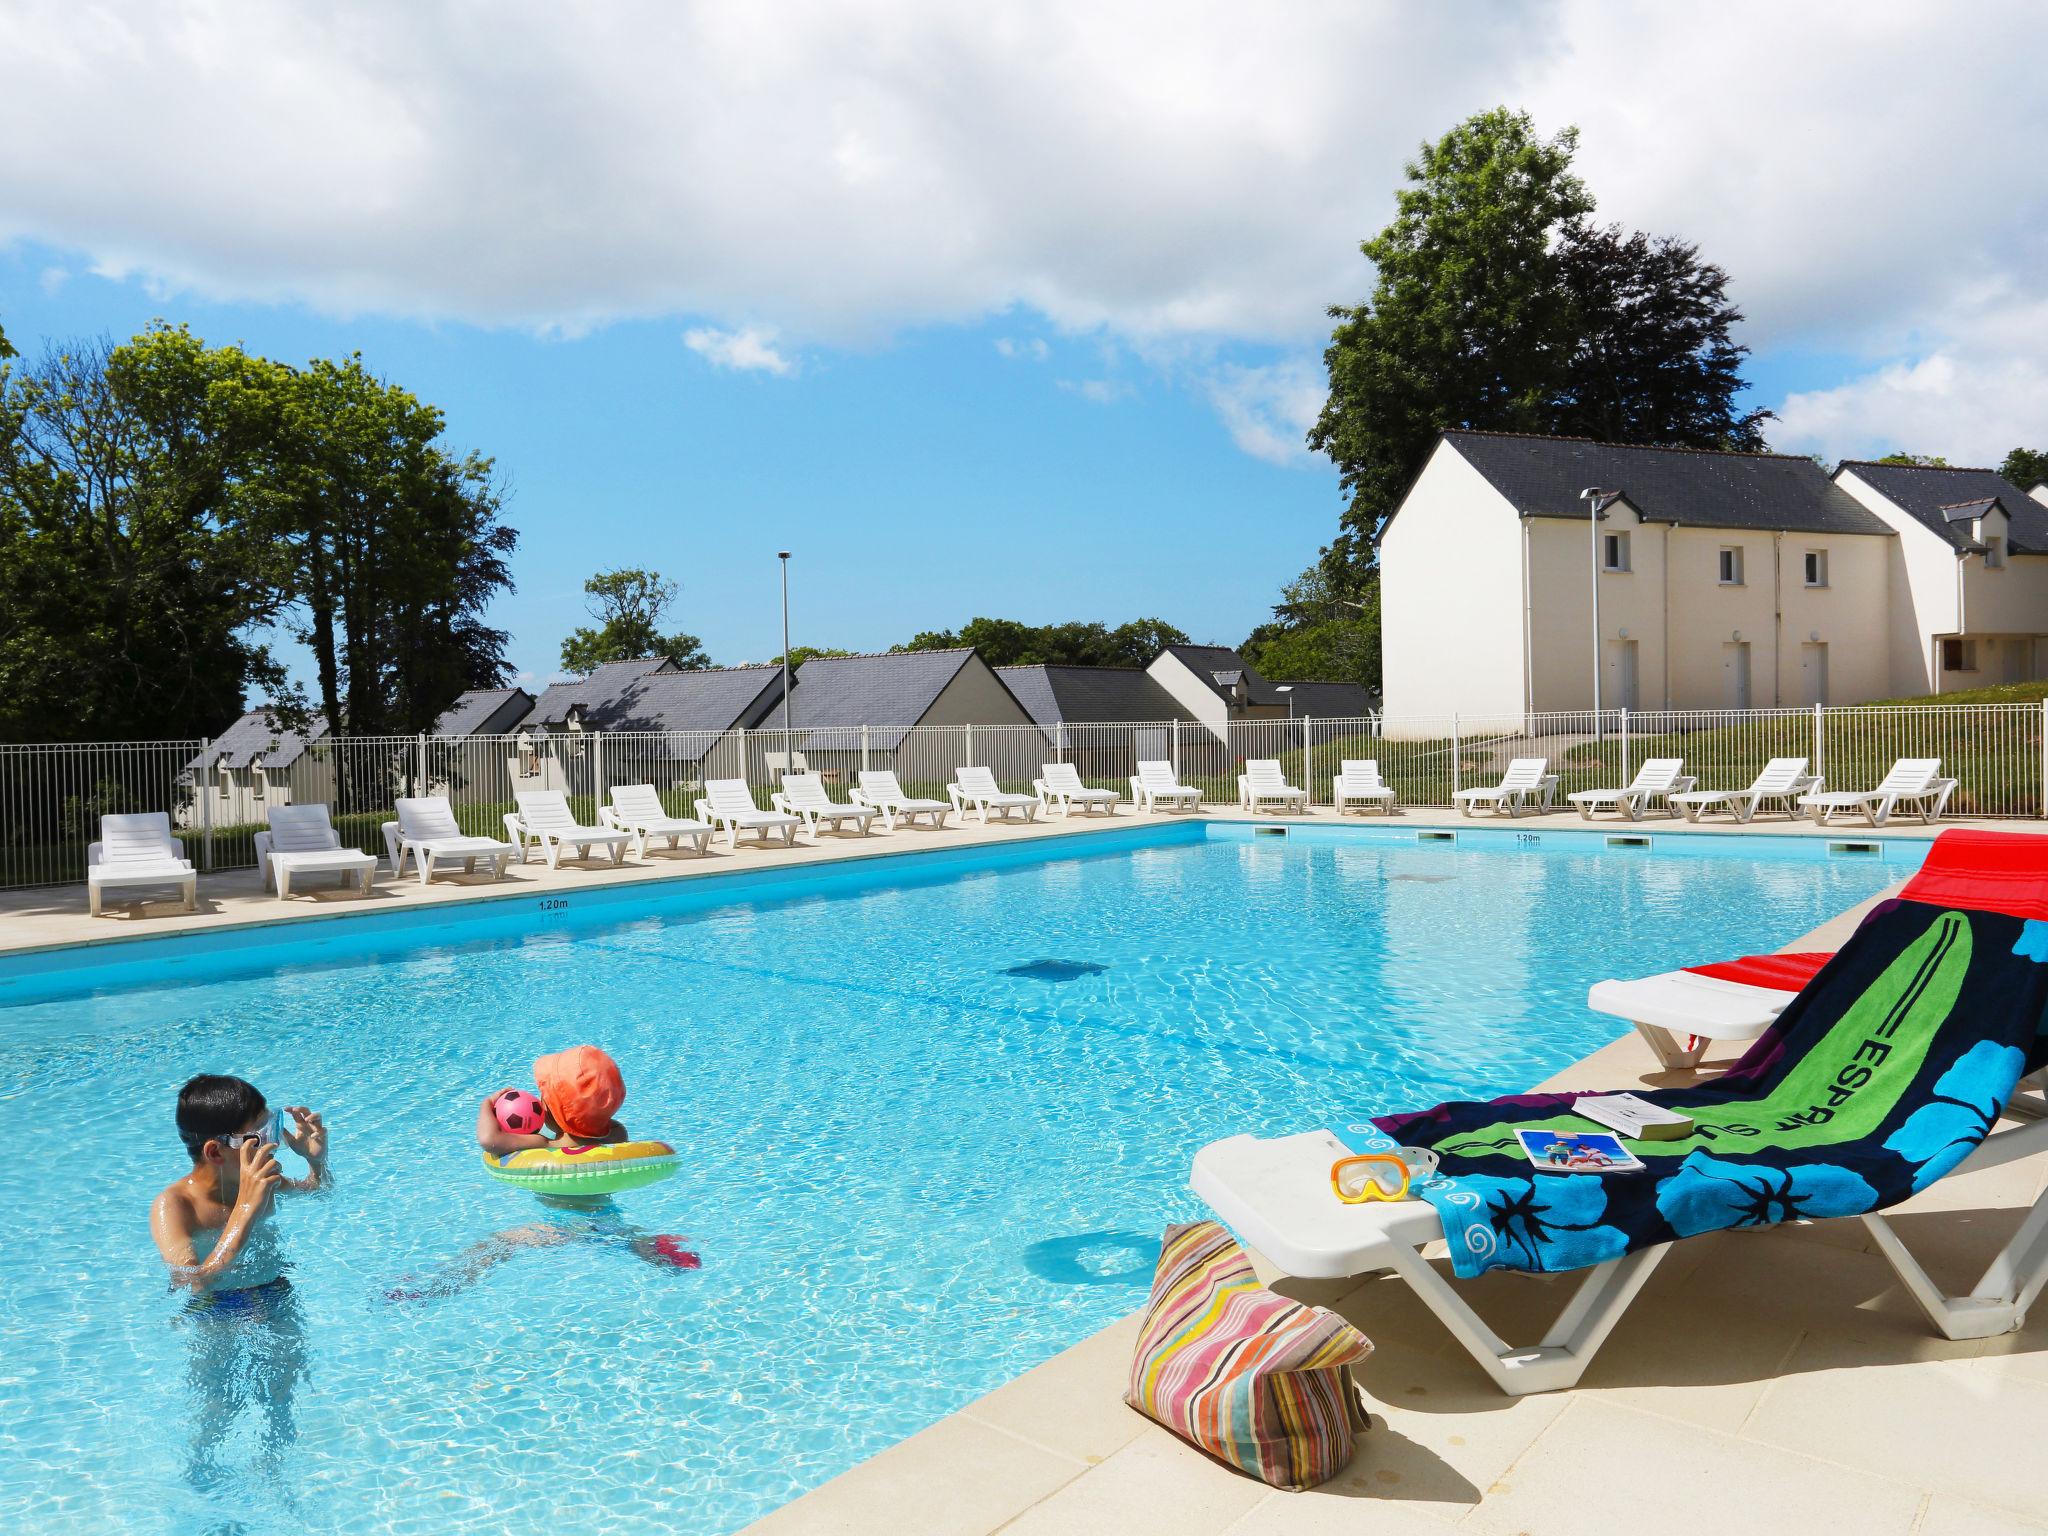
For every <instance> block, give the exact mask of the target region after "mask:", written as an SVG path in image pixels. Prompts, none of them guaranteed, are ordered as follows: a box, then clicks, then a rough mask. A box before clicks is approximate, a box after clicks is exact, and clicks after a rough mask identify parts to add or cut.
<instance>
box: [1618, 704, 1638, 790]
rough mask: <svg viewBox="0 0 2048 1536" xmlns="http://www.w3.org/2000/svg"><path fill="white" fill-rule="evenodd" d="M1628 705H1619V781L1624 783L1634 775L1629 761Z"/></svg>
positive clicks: (1632, 766)
mask: <svg viewBox="0 0 2048 1536" xmlns="http://www.w3.org/2000/svg"><path fill="white" fill-rule="evenodd" d="M1628 754H1629V743H1628V706H1627V705H1626V704H1624V705H1622V706H1621V782H1622V783H1624V784H1626V783H1628V782H1629V780H1631V779H1633V778H1634V777H1635V768H1634V765H1633V764H1631V763H1630V762H1629V758H1628Z"/></svg>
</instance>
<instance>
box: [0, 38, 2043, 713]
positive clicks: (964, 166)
mask: <svg viewBox="0 0 2048 1536" xmlns="http://www.w3.org/2000/svg"><path fill="white" fill-rule="evenodd" d="M2044 44H2048V11H2044V10H2043V9H2042V8H2041V7H2040V6H2039V5H2038V4H2035V3H1998V0H1972V3H1971V4H1970V5H1968V6H1956V5H1936V4H1927V5H1900V4H1886V3H1872V0H1864V3H1860V4H1853V5H1850V4H1834V3H1805V4H1800V5H1796V6H1788V5H1784V4H1783V3H1782V0H1779V3H1771V4H1756V3H1748V0H1738V3H1733V4H1728V5H1723V6H1717V7H1715V8H1713V10H1712V11H1711V12H1705V11H1702V10H1700V9H1699V8H1697V7H1690V6H1673V5H1668V4H1663V3H1642V4H1633V3H1624V0H1598V3H1596V0H1551V3H1524V4H1514V5H1507V4H1492V5H1489V4H1480V3H1472V4H1461V5H1456V6H1420V5H1415V4H1412V3H1398V4H1396V3H1386V4H1381V3H1357V0H1343V3H1327V4H1324V3H1292V4H1287V5H1283V6H1275V7H1243V6H1241V5H1232V4H1223V3H1206V0H1173V3H1164V0H1157V3H1155V0H1147V3H1142V4H1139V3H1116V0H1091V3H1087V4H1081V3H1026V0H1014V3H1013V0H985V3H981V4H977V5H973V6H962V5H959V4H957V3H951V0H864V3H861V4H857V5H856V4H851V3H843V0H842V3H836V4H824V3H818V0H787V3H782V4H778V5H775V6H733V5H716V4H679V3H673V0H660V3H657V0H611V3H608V4H605V5H603V6H573V5H571V6H565V5H561V4H559V3H558V0H460V3H456V0H351V3H350V4H349V5H347V6H339V7H327V6H304V5H291V6H280V5H277V4H275V3H273V0H89V3H88V0H0V143H6V144H8V145H10V146H13V150H12V151H11V152H10V153H9V154H8V155H6V156H4V157H0V327H4V328H5V330H6V332H7V334H8V336H9V337H10V339H12V340H13V341H14V343H15V344H16V345H17V347H19V348H20V349H21V350H22V351H23V352H24V353H27V354H30V355H33V354H35V353H36V352H38V351H40V350H41V349H42V348H43V347H44V346H45V345H49V344H53V343H61V342H63V341H64V340H66V339H70V338H74V337H79V336H91V335H101V334H110V335H113V336H116V337H120V336H126V335H129V334H132V333H133V332H134V331H135V330H137V329H139V328H140V327H142V326H143V325H145V324H147V323H148V322H149V321H150V320H152V319H153V318H157V317H163V318H167V319H172V320H179V321H184V322H187V323H189V324H190V325H191V326H192V327H193V329H194V330H196V331H197V332H198V333H199V334H201V335H202V336H204V337H206V338H207V339H208V340H209V341H212V342H229V341H236V342H240V343H241V344H242V345H244V346H246V347H248V348H250V349H252V350H255V351H258V352H261V353H264V354H266V355H269V356H272V357H277V358H280V359H283V360H286V361H297V360H303V359H305V358H308V357H313V356H332V355H336V354H340V353H345V352H349V351H359V352H361V353H362V355H363V357H364V359H365V360H366V362H367V363H368V365H369V366H370V367H371V368H372V369H373V370H375V371H376V372H377V373H379V374H381V375H383V376H384V377H386V378H389V379H392V380H394V381H396V382H399V383H401V384H403V385H405V386H406V387H407V388H409V389H412V390H413V391H414V392H416V393H417V394H419V395H421V396H422V397H423V398H425V399H428V400H430V401H432V402H434V403H435V404H437V405H439V406H440V407H441V408H442V409H443V410H444V411H445V412H446V416H447V423H448V429H447V430H448V439H449V442H450V444H451V445H452V446H454V447H456V448H458V449H461V450H468V449H475V450H477V451H480V452H482V453H485V454H488V455H490V456H492V457H494V458H495V460H496V461H497V464H498V466H499V469H500V471H501V473H502V475H503V476H504V479H505V481H506V483H507V485H508V486H509V488H510V491H511V500H510V502H509V505H508V508H507V513H506V519H507V521H508V522H509V523H510V524H511V525H512V526H514V527H516V528H517V529H518V530H519V532H520V536H521V538H520V547H519V551H518V554H517V555H516V557H515V559H514V561H513V572H514V576H515V578H516V581H517V590H516V592H514V593H512V594H509V595H507V596H505V597H503V598H502V599H500V600H499V602H498V603H497V604H496V605H495V607H494V608H493V610H492V614H491V618H492V621H493V622H494V623H496V624H498V625H499V626H500V627H503V628H505V629H507V630H509V631H510V632H511V634H512V637H513V640H512V646H511V657H512V660H513V663H514V666H515V668H516V670H517V671H518V672H519V673H520V674H521V675H522V677H523V678H525V679H526V680H529V681H532V682H544V681H546V680H547V679H548V678H549V677H551V676H554V675H557V673H558V672H559V657H558V655H557V648H558V646H559V643H560V640H561V637H562V636H563V635H564V634H566V633H567V632H568V630H569V629H571V628H573V627H574V626H575V625H576V624H578V623H580V622H583V621H584V615H583V598H582V593H581V590H580V589H581V583H582V581H583V579H584V578H585V577H586V576H588V575H589V574H591V573H592V572H594V571H597V570H600V569H605V568H608V567H612V566H618V565H636V566H644V567H651V568H653V569H656V570H659V571H661V572H663V573H664V574H666V575H668V576H669V577H671V578H673V579H676V580H678V581H680V582H681V583H682V585H683V595H682V599H681V603H680V608H679V612H678V613H677V615H676V616H675V617H676V621H677V622H678V623H679V624H680V625H681V626H682V627H684V628H687V629H688V630H690V631H692V632H694V633H696V634H698V635H700V636H702V637H703V639H704V641H705V643H706V645H707V647H708V649H709V650H710V652H711V654H712V655H713V657H714V658H716V659H717V660H718V661H720V662H737V661H744V660H760V659H765V658H767V657H769V656H771V655H773V654H775V653H776V652H777V651H778V650H779V649H780V644H781V637H780V607H779V590H778V586H777V580H778V576H777V570H776V559H775V554H776V551H777V550H780V549H789V550H792V551H793V552H794V557H793V560H792V562H791V571H790V588H791V615H792V616H791V629H792V639H793V640H794V641H795V642H796V643H798V644H809V645H832V646H841V647H846V648H851V649H859V650H868V649H883V648H886V647H887V646H888V645H890V644H892V643H895V642H897V641H901V640H903V639H907V638H908V637H909V636H910V635H911V634H912V633H914V632H916V631H919V630H926V629H938V628H952V627H956V626H957V625H959V624H961V623H963V622H964V621H965V620H967V619H968V618H969V617H971V616H973V615H975V614H990V615H999V616H1004V617H1011V618H1018V619H1023V620H1026V621H1029V622H1036V623H1045V622H1055V621H1060V620H1065V619H1073V618H1099V619H1103V620H1105V621H1107V622H1110V623H1117V622H1121V621H1122V620H1125V619H1128V618H1134V617H1140V616H1144V617H1155V616H1156V617H1159V618H1163V619H1166V620H1168V621H1169V622H1172V623H1174V624H1178V625H1179V626H1180V627H1181V628H1183V629H1185V630H1187V631H1188V632H1189V633H1190V634H1191V635H1193V636H1194V638H1196V639H1197V640H1216V641H1222V642H1226V643H1229V642H1235V641H1237V640H1239V639H1241V638H1242V637H1243V636H1244V634H1245V633H1246V632H1247V631H1248V630H1249V629H1250V628H1251V627H1252V625H1254V624H1256V623H1257V622H1259V621H1260V620H1261V619H1263V618H1265V617H1266V616H1267V613H1268V610H1269V608H1270V605H1271V603H1272V602H1273V601H1274V598H1275V596H1276V595H1277V589H1278V587H1279V585H1280V583H1281V582H1283V581H1285V580H1286V579H1288V578H1289V577H1291V576H1292V575H1294V574H1295V573H1296V572H1298V571H1299V570H1301V569H1302V568H1303V567H1304V566H1305V565H1307V564H1308V563H1309V562H1310V561H1311V560H1313V558H1314V556H1315V553H1316V550H1317V548H1318V547H1319V546H1320V545H1321V544H1322V543H1323V542H1325V541H1326V540H1327V539H1328V538H1329V537H1330V535H1331V534H1332V533H1333V532H1334V531H1335V528H1336V521H1337V517H1338V514H1339V512H1340V511H1341V509H1342V497H1341V494H1340V492H1339V488H1338V485H1337V481H1336V476H1335V474H1334V472H1333V471H1332V470H1331V469H1330V467H1329V466H1328V464H1327V463H1326V462H1323V461H1320V460H1317V459H1315V458H1313V457H1311V456H1310V455H1309V453H1308V452H1307V450H1306V449H1305V448H1304V447H1303V445H1302V435H1303V433H1304V431H1305V430H1306V428H1307V426H1308V424H1309V422H1310V421H1312V420H1313V418H1314V415H1315V412H1316V409H1317V408H1318V406H1319V405H1320V403H1321V397H1322V388H1321V370H1320V356H1321V349H1322V346H1323V344H1324V342H1325V340H1326V339H1327V336H1328V330H1329V320H1328V317H1327V314H1326V310H1327V308H1328V306H1329V305H1331V304H1333V303H1350V302H1355V301H1356V300H1357V299H1359V298H1361V297H1363V296H1364V295H1365V294H1366V293H1367V292H1368V291H1369V289H1370V285H1371V272H1370V269H1369V267H1368V266H1367V264H1366V263H1365V261H1364V260H1363V258H1362V257H1361V256H1360V255H1359V252H1358V243H1359V241H1360V240H1361V239H1363V238H1365V237H1367V236H1368V235H1370V234H1371V233H1372V232H1373V231H1374V230H1376V229H1378V228H1379V227H1380V226H1381V225H1383V224H1384V223H1385V222H1386V220H1387V219H1388V217H1389V216H1390V215H1391V213H1392V211H1393V195H1394V191H1395V189H1396V187H1397V186H1398V184H1399V181H1400V175H1401V168H1402V165H1403V163H1404V161H1406V160H1407V159H1408V158H1409V157H1410V156H1411V155H1412V154H1413V152H1414V150H1415V148H1416V146H1417V145H1418V144H1419V143H1420V142H1422V141H1423V140H1424V139H1429V138H1434V137H1436V136H1438V135H1440V134H1441V133H1442V132H1443V131H1445V130H1446V129H1447V128H1449V127H1450V126H1451V125H1452V124H1454V123H1455V122H1457V121H1458V120H1459V119H1461V118H1463V117H1464V116H1466V115H1468V114H1469V113H1471V112H1475V111H1479V110H1483V109H1485V108H1488V107H1492V106H1495V105H1499V104H1503V103H1505V104H1507V105H1510V106H1515V107H1523V108H1526V109H1528V110H1529V111H1530V112H1531V113H1532V114H1533V115H1534V117H1535V120H1536V123H1537V125H1538V127H1539V129H1541V130H1542V131H1544V132H1546V133H1547V132H1554V131H1556V130H1557V129H1559V128H1562V127H1564V126H1566V125H1568V124H1575V125H1577V126H1578V128H1579V130H1580V133H1581V146H1580V151H1579V156H1578V162H1577V168H1578V170H1579V172H1580V174H1581V175H1582V176H1583V177H1584V178H1585V180H1586V181H1587V183H1588V184H1589V186H1590V188H1591V190H1592V191H1593V193H1594V195H1595V197H1596V198H1597V199H1598V201H1599V217H1600V218H1602V219H1603V220H1613V221H1619V222H1622V223H1624V224H1626V225H1629V226H1631V227H1636V228H1642V229H1647V230H1649V231H1651V232H1653V233H1656V234H1677V235H1682V236H1683V237H1685V238H1686V239H1688V240H1693V241H1696V242H1698V244H1699V245H1700V247H1701V250H1702V253H1703V255H1704V256H1705V257H1707V258H1708V259H1710V260H1713V261H1715V262H1718V263H1720V264H1721V265H1722V266H1724V267H1725V268H1726V269H1727V270H1728V271H1729V272H1730V273H1731V275H1732V277H1733V282H1732V284H1731V294H1732V296H1733V297H1734V299H1735V300H1736V302H1737V303H1738V304H1740V305H1741V306H1742V308H1743V309H1744V311H1745V312H1746V314H1747V315H1748V317H1749V318H1748V320H1747V321H1746V323H1745V325H1744V326H1743V328H1742V330H1741V333H1740V338H1741V339H1742V340H1743V341H1744V342H1746V343H1747V344H1748V345H1749V346H1750V347H1751V349H1752V354H1753V355H1752V357H1751V359H1750V365H1749V368H1748V376H1749V378H1750V381H1751V384H1752V390H1751V396H1752V399H1753V401H1754V403H1757V404H1761V405H1764V406H1767V407H1768V408H1770V409H1771V410H1773V411H1775V412H1776V413H1777V415H1778V418H1779V419H1778V420H1777V421H1776V422H1775V423H1773V424H1772V427H1771V428H1770V430H1769V434H1768V435H1769V437H1770V439H1771V443H1772V446H1774V447H1776V448H1779V449H1782V450H1785V451H1789V452H1800V453H1815V454H1819V455H1822V456H1824V457H1826V458H1828V459H1830V460H1833V459H1837V458H1841V457H1847V456H1859V455H1868V454H1878V453H1883V452H1888V451H1892V450H1895V449H1905V450H1908V451H1914V452H1923V453H1938V454H1942V455H1944V456H1946V457H1947V458H1948V459H1950V460H1951V462H1956V463H1985V462H1991V463H1996V462H1997V461H1998V460H1999V459H2000V458H2002V457H2003V456H2004V454H2005V452H2006V451H2007V450H2008V449H2010V448H2012V447H2014V446H2016V445H2019V444H2026V445H2028V446H2033V447H2048V155H2044V154H2043V152H2042V151H2043V146H2044V145H2048V91H2043V90H2042V89H2041V80H2040V69H2039V64H2040V60H2041V58H2042V57H2043V56H2044ZM22 146H28V147H29V149H30V151H31V152H26V153H24V152H20V150H21V147H22Z"/></svg>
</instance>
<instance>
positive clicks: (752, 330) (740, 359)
mask: <svg viewBox="0 0 2048 1536" xmlns="http://www.w3.org/2000/svg"><path fill="white" fill-rule="evenodd" d="M683 345H684V346H686V347H688V348H689V349H690V350H691V351H692V352H694V353H696V354H697V355H698V356H699V357H701V358H703V359H704V360H705V361H706V362H708V363H710V364H711V365H712V366H713V367H714V368H732V369H736V370H738V371H739V372H742V373H772V374H774V375H775V376H776V377H777V378H779V379H780V378H787V377H789V375H791V374H792V373H795V372H796V364H795V363H793V362H791V361H790V360H789V359H788V358H786V357H784V356H783V355H782V354H781V353H780V352H778V351H776V350H775V333H774V332H773V331H764V330H760V329H758V328H756V327H753V326H749V327H747V328H746V329H745V330H738V331H721V330H717V329H714V328H712V327H709V326H705V327H702V328H700V329H697V330H691V331H685V332H683Z"/></svg>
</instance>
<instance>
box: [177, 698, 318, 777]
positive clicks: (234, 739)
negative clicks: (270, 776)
mask: <svg viewBox="0 0 2048 1536" xmlns="http://www.w3.org/2000/svg"><path fill="white" fill-rule="evenodd" d="M326 734H327V722H326V720H325V719H323V718H322V717H321V716H319V715H315V716H313V717H312V719H311V721H310V722H309V723H308V724H307V727H306V731H305V734H303V735H301V734H300V733H299V732H297V731H287V730H281V729H279V728H278V727H277V726H275V725H273V724H272V723H271V716H270V706H269V705H267V704H265V705H258V706H257V707H256V708H255V709H252V710H250V711H249V712H248V713H247V714H245V715H243V716H242V718H241V719H239V720H237V721H236V722H235V723H234V724H233V725H231V726H229V727H228V728H227V729H226V730H224V731H222V732H221V733H220V734H219V735H218V736H216V737H214V738H213V744H212V745H211V746H209V747H208V748H207V749H206V750H205V751H204V752H202V753H201V754H200V755H199V756H197V757H195V758H193V759H192V761H191V762H190V763H188V764H186V767H187V768H197V767H199V766H200V764H202V763H205V764H208V765H210V766H212V767H215V768H247V767H248V766H249V765H250V764H252V763H253V762H255V760H256V759H257V758H259V757H260V758H262V759H263V766H264V767H265V768H289V767H290V766H291V765H292V764H293V763H295V762H297V761H298V760H299V759H300V758H301V757H303V756H304V755H305V751H306V745H307V743H308V742H314V741H318V740H319V739H320V738H321V737H322V736H325V735H326Z"/></svg>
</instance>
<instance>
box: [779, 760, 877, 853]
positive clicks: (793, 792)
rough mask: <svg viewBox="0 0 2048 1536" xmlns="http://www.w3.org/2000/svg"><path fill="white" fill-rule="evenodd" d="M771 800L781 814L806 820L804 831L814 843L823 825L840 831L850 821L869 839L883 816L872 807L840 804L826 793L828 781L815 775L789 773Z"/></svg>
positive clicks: (785, 775) (783, 778)
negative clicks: (875, 821) (875, 822)
mask: <svg viewBox="0 0 2048 1536" xmlns="http://www.w3.org/2000/svg"><path fill="white" fill-rule="evenodd" d="M770 798H771V799H773V800H774V802H775V809H777V810H778V811H786V812H787V813H789V814H790V815H792V816H800V817H802V818H803V823H804V831H805V832H806V833H807V834H809V836H810V839H811V841H812V842H814V843H815V842H816V841H817V840H818V828H819V827H820V826H821V825H822V826H829V827H831V829H832V830H833V831H834V832H837V831H838V830H839V829H840V828H841V827H842V826H844V825H845V824H846V823H847V822H849V821H850V822H852V823H853V824H854V825H855V826H856V827H858V828H859V829H860V831H861V834H862V835H863V836H865V835H866V834H867V833H868V831H869V830H870V829H871V828H872V826H873V825H874V820H875V817H876V816H877V815H879V814H880V812H878V811H877V810H876V809H875V808H874V807H873V806H871V805H842V804H840V803H839V802H838V801H837V800H834V799H833V798H832V797H831V796H830V795H828V794H826V793H825V781H824V780H823V779H821V778H819V777H818V776H817V775H816V774H815V773H785V774H784V775H783V776H782V788H781V789H780V790H779V791H777V792H776V793H775V794H774V795H773V796H771V797H770Z"/></svg>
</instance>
